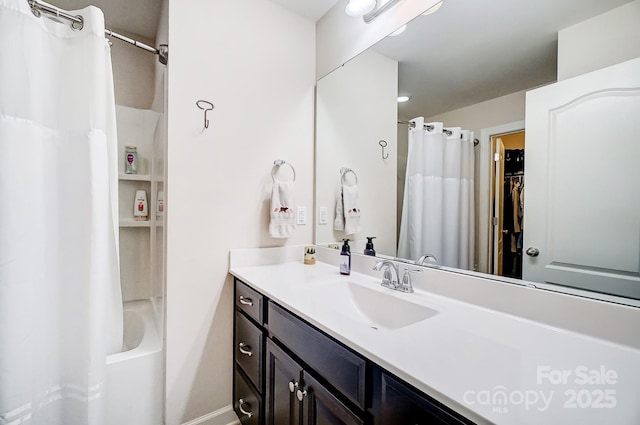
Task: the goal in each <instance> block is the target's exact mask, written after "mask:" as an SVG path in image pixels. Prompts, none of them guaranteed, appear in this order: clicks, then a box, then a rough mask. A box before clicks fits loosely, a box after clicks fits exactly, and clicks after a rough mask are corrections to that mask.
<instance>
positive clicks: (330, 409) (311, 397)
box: [297, 374, 364, 425]
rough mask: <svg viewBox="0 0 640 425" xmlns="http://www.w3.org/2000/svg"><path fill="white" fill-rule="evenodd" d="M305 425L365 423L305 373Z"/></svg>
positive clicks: (301, 393) (303, 393) (303, 397)
mask: <svg viewBox="0 0 640 425" xmlns="http://www.w3.org/2000/svg"><path fill="white" fill-rule="evenodd" d="M297 395H299V396H301V397H302V399H303V420H302V423H303V425H363V424H364V422H363V421H362V420H361V419H360V418H358V417H357V416H356V415H355V414H354V413H353V412H352V411H351V410H349V409H348V408H347V407H346V406H345V405H344V404H343V403H342V402H340V400H338V399H337V398H336V397H335V396H334V395H333V394H331V393H330V392H329V391H328V390H327V389H326V388H325V387H323V386H322V385H320V383H318V382H317V381H316V380H315V379H313V378H312V377H311V376H310V375H308V374H305V375H304V388H302V389H300V392H299V393H297Z"/></svg>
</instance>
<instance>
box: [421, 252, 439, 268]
mask: <svg viewBox="0 0 640 425" xmlns="http://www.w3.org/2000/svg"><path fill="white" fill-rule="evenodd" d="M416 266H428V267H434V268H439V267H440V264H438V259H437V258H436V256H435V255H433V254H424V255H423V256H422V257H420V258H418V261H416Z"/></svg>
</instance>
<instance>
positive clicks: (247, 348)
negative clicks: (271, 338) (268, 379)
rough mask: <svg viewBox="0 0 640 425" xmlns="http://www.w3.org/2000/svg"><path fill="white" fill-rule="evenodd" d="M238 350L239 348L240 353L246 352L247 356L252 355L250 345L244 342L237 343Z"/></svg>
mask: <svg viewBox="0 0 640 425" xmlns="http://www.w3.org/2000/svg"><path fill="white" fill-rule="evenodd" d="M238 350H240V352H241V353H242V354H246V355H247V356H249V357H251V356H253V353H252V352H251V346H250V345H247V344H245V343H244V342H241V343H240V344H238Z"/></svg>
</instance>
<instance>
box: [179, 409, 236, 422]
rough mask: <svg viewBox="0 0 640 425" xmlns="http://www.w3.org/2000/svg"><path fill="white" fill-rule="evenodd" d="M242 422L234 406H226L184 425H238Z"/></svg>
mask: <svg viewBox="0 0 640 425" xmlns="http://www.w3.org/2000/svg"><path fill="white" fill-rule="evenodd" d="M238 424H240V421H239V420H238V417H237V416H236V413H235V412H234V411H233V406H231V405H229V406H225V407H223V408H222V409H218V410H216V411H215V412H211V413H207V414H206V415H204V416H200V417H199V418H195V419H193V420H191V421H189V422H185V423H183V424H182V425H238Z"/></svg>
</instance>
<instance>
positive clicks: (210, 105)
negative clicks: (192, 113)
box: [196, 100, 215, 128]
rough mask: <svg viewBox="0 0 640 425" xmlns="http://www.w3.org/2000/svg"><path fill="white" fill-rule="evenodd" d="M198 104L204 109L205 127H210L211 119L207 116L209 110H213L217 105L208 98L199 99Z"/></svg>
mask: <svg viewBox="0 0 640 425" xmlns="http://www.w3.org/2000/svg"><path fill="white" fill-rule="evenodd" d="M196 106H197V107H198V108H200V109H202V110H203V111H204V128H209V119H208V118H207V112H209V111H212V110H213V108H215V106H213V103H211V102H208V101H206V100H198V101H197V102H196Z"/></svg>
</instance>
